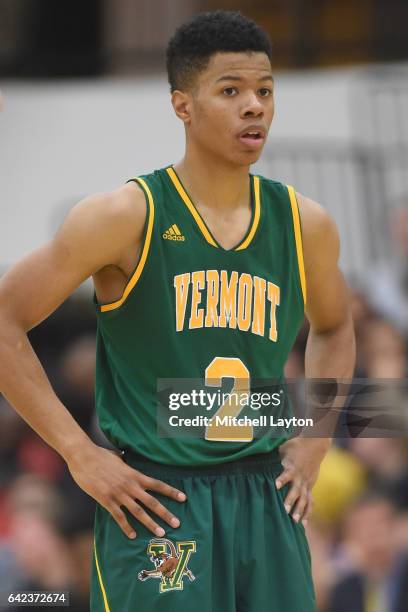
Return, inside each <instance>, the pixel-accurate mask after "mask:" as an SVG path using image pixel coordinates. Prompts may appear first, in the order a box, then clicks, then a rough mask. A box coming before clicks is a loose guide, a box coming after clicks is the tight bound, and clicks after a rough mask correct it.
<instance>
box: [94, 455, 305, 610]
mask: <svg viewBox="0 0 408 612" xmlns="http://www.w3.org/2000/svg"><path fill="white" fill-rule="evenodd" d="M126 461H127V462H128V463H129V465H131V466H132V467H134V468H136V469H138V470H140V471H141V472H143V473H145V474H147V475H149V476H152V477H154V478H158V479H160V480H163V481H165V482H168V483H170V484H171V485H173V486H175V487H177V488H178V489H180V490H182V491H184V492H185V493H186V495H187V501H186V502H184V503H178V502H176V501H173V500H170V499H169V498H165V497H163V496H160V495H158V496H157V497H158V499H160V501H161V502H162V503H163V504H164V505H166V506H167V507H168V508H169V509H170V510H171V511H172V512H173V513H174V514H175V516H177V517H178V518H179V519H180V521H181V525H180V527H178V528H177V529H173V528H171V527H170V526H168V525H167V524H165V523H163V522H161V521H160V519H158V521H157V522H158V523H159V524H160V525H161V526H162V527H163V528H164V529H165V531H166V534H165V536H164V538H157V537H155V536H154V535H153V534H152V533H151V532H149V531H148V530H147V529H146V528H145V527H144V526H143V525H141V524H140V523H138V522H137V521H136V520H135V519H134V518H133V517H132V516H130V515H129V514H128V519H129V522H130V523H131V524H132V525H134V527H135V530H136V531H137V534H138V536H137V538H136V539H135V540H130V539H129V538H128V537H127V536H125V534H124V533H123V532H122V531H121V529H120V528H119V527H118V525H117V524H116V522H115V521H114V520H113V519H112V517H111V516H110V514H109V513H108V512H107V511H106V510H105V509H104V508H102V507H101V506H98V507H97V511H96V517H95V554H94V562H93V576H92V592H91V611H92V612H171V611H173V610H183V612H315V610H316V603H315V596H314V590H313V584H312V577H311V566H310V553H309V548H308V544H307V540H306V537H305V533H304V529H303V526H302V525H298V524H296V523H295V522H294V521H293V520H292V518H291V517H290V516H288V514H287V513H286V510H285V508H284V505H283V500H284V496H285V493H286V491H287V487H286V488H284V489H283V490H280V491H278V490H277V489H276V486H275V478H276V476H277V475H278V474H279V473H280V472H281V471H282V464H281V463H280V461H279V457H278V454H277V452H275V453H272V454H268V455H255V456H252V457H248V458H245V459H242V460H239V461H235V462H232V463H223V464H220V465H217V466H214V467H203V468H200V467H198V468H197V467H194V468H189V467H179V466H165V465H160V464H155V463H152V462H151V461H148V460H144V459H142V458H140V457H139V458H127V459H126Z"/></svg>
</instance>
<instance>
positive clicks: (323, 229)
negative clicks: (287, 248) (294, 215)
mask: <svg viewBox="0 0 408 612" xmlns="http://www.w3.org/2000/svg"><path fill="white" fill-rule="evenodd" d="M296 199H297V202H298V205H299V215H300V219H301V223H302V234H303V235H304V236H305V237H307V236H310V237H311V238H313V239H316V238H319V237H320V238H326V239H327V238H333V237H334V236H337V227H336V224H335V222H334V220H333V218H332V217H331V215H330V214H329V213H328V211H327V210H326V208H324V206H322V204H319V203H318V202H316V201H315V200H313V199H312V198H309V197H307V196H305V195H303V194H301V193H299V192H296Z"/></svg>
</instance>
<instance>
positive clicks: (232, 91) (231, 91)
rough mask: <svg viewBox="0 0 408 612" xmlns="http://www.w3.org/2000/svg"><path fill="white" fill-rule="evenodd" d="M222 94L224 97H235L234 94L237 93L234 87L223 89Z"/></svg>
mask: <svg viewBox="0 0 408 612" xmlns="http://www.w3.org/2000/svg"><path fill="white" fill-rule="evenodd" d="M223 93H224V94H225V95H226V96H229V97H232V96H235V94H237V93H238V90H237V88H236V87H225V88H224V90H223Z"/></svg>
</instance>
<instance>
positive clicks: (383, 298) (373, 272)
mask: <svg viewBox="0 0 408 612" xmlns="http://www.w3.org/2000/svg"><path fill="white" fill-rule="evenodd" d="M391 232H392V237H393V240H394V244H395V245H396V247H397V249H398V259H397V261H396V262H394V263H393V262H391V261H381V262H378V263H376V264H374V265H373V266H372V267H371V268H370V269H369V270H367V273H366V279H365V280H366V294H367V296H368V299H369V302H370V303H371V304H372V306H373V307H374V308H375V310H377V311H378V312H379V313H380V314H381V315H383V316H384V317H385V318H387V319H388V320H389V321H390V322H391V323H393V324H394V325H395V326H396V328H397V329H398V330H399V331H400V332H402V333H403V334H404V335H405V336H407V335H408V207H407V206H405V207H404V208H402V209H400V210H399V211H397V212H396V213H395V214H394V216H393V218H392V220H391Z"/></svg>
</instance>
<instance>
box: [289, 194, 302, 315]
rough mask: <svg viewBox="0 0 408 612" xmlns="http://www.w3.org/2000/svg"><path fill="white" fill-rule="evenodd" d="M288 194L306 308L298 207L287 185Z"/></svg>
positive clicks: (294, 195)
mask: <svg viewBox="0 0 408 612" xmlns="http://www.w3.org/2000/svg"><path fill="white" fill-rule="evenodd" d="M287 188H288V192H289V199H290V205H291V207H292V217H293V228H294V231H295V242H296V253H297V259H298V266H299V276H300V285H301V287H302V294H303V302H304V304H305V306H306V299H307V293H306V275H305V264H304V260H303V244H302V230H301V226H300V217H299V207H298V202H297V199H296V193H295V190H294V188H293V187H292V186H291V185H287Z"/></svg>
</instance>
